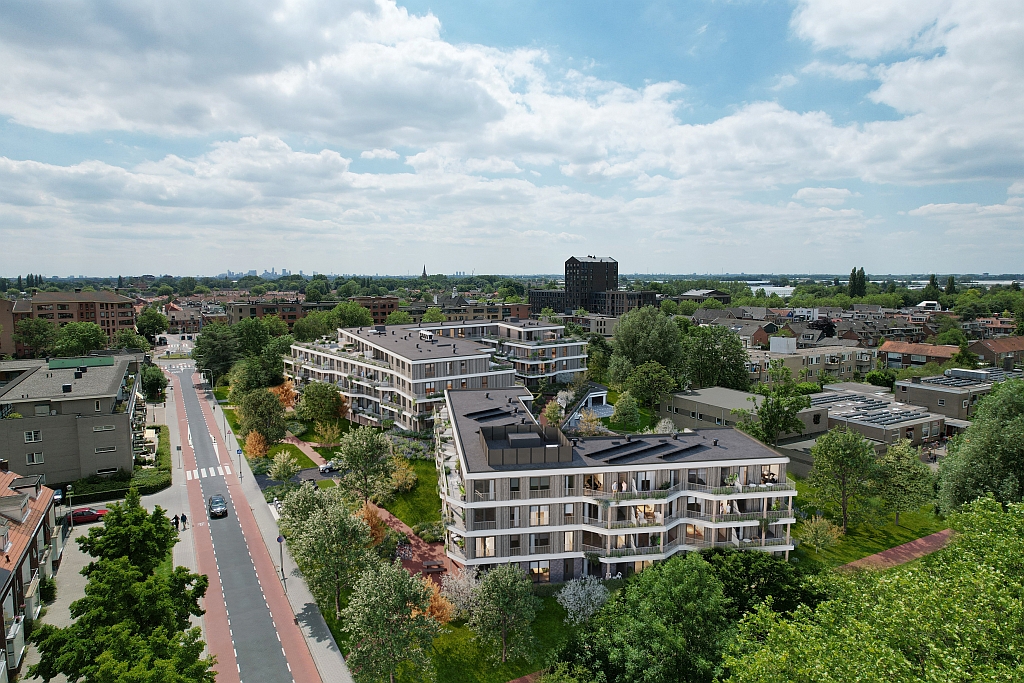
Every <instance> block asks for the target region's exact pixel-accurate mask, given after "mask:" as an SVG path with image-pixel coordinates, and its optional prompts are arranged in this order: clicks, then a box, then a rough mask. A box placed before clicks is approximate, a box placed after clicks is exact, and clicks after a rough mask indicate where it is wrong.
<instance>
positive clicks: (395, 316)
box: [384, 311, 412, 325]
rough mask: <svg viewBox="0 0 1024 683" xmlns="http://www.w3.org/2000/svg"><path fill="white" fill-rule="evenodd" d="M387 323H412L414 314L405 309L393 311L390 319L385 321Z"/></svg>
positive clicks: (389, 316)
mask: <svg viewBox="0 0 1024 683" xmlns="http://www.w3.org/2000/svg"><path fill="white" fill-rule="evenodd" d="M384 324H385V325H411V324H412V316H411V315H409V314H408V313H406V312H405V311H393V312H392V313H389V314H388V319H387V320H385V321H384Z"/></svg>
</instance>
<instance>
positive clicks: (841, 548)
mask: <svg viewBox="0 0 1024 683" xmlns="http://www.w3.org/2000/svg"><path fill="white" fill-rule="evenodd" d="M796 489H797V492H798V494H799V495H798V496H797V498H796V502H797V504H799V505H800V507H801V509H803V510H804V511H805V512H807V513H808V514H813V513H814V512H815V508H814V503H813V499H812V495H811V492H810V490H809V488H808V486H807V482H806V481H804V480H800V479H797V480H796ZM865 505H866V507H867V510H866V511H865V512H866V515H865V516H866V517H867V519H868V520H875V521H874V523H872V522H871V521H863V522H860V523H859V524H855V525H851V526H850V528H849V529H848V530H847V532H846V535H845V536H843V538H842V540H840V542H839V543H837V544H836V545H835V546H833V547H831V548H829V549H828V550H823V551H821V553H816V552H814V551H813V550H812V549H810V548H807V547H804V546H800V547H799V548H797V549H796V550H795V551H794V552H793V553H792V554H793V556H795V557H797V558H799V559H805V558H807V559H812V560H817V561H818V562H821V563H822V564H825V565H826V566H829V567H837V566H839V565H843V564H846V563H848V562H853V561H854V560H859V559H861V558H862V557H867V556H868V555H874V554H875V553H878V552H881V551H883V550H888V549H889V548H894V547H896V546H898V545H901V544H903V543H908V542H910V541H913V540H914V539H917V538H921V537H922V536H927V535H928V534H934V533H935V532H936V531H942V530H943V529H948V528H949V524H947V523H946V521H945V520H944V519H943V518H941V517H939V516H938V515H936V514H935V512H934V508H933V506H932V505H931V504H929V505H925V506H923V507H922V508H921V509H920V510H918V511H916V512H904V513H903V514H901V515H900V525H899V526H896V523H895V519H894V517H895V516H894V515H893V514H892V513H891V512H885V511H884V510H879V509H878V501H877V500H869V501H867V502H866V504H865ZM833 521H835V522H837V523H838V521H839V520H833ZM799 528H800V524H799V522H798V523H797V524H796V525H795V526H794V527H793V532H794V533H796V532H797V531H798V530H799Z"/></svg>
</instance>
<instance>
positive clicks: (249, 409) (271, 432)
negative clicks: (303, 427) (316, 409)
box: [238, 389, 287, 444]
mask: <svg viewBox="0 0 1024 683" xmlns="http://www.w3.org/2000/svg"><path fill="white" fill-rule="evenodd" d="M238 407H239V411H240V412H241V415H240V420H239V425H238V433H239V434H240V435H241V436H242V438H245V437H246V436H248V435H249V433H250V432H259V433H260V434H261V435H262V436H263V438H264V439H266V440H267V443H268V444H271V443H277V442H278V441H280V440H281V439H283V438H284V434H285V432H286V431H287V426H286V425H285V420H284V409H283V408H282V407H281V402H280V401H278V400H277V397H276V396H274V395H273V394H272V393H270V392H269V391H267V390H266V389H256V390H253V391H250V392H249V393H247V394H246V395H245V396H243V397H242V400H241V402H240V403H239V406H238Z"/></svg>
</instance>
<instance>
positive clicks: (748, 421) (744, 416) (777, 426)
mask: <svg viewBox="0 0 1024 683" xmlns="http://www.w3.org/2000/svg"><path fill="white" fill-rule="evenodd" d="M768 378H769V380H770V383H769V384H760V385H758V386H757V387H755V388H754V393H755V394H757V396H751V397H750V398H749V399H747V400H748V401H750V402H751V403H753V404H754V405H755V409H754V410H744V409H742V408H740V409H737V410H733V411H732V412H733V414H734V415H738V416H739V417H740V422H739V423H738V424H737V425H736V426H737V427H738V428H739V429H741V430H743V431H745V432H746V433H748V434H750V435H751V436H753V437H754V438H755V439H757V440H758V441H760V442H762V443H765V444H767V445H769V446H778V445H779V439H780V438H781V437H782V435H783V434H802V433H803V431H804V423H803V422H801V421H800V418H799V417H797V415H798V414H799V412H800V411H801V410H803V409H804V408H810V407H811V399H810V397H808V396H807V395H805V394H802V393H800V391H799V390H798V389H797V383H796V382H795V381H794V380H793V373H792V372H791V371H790V369H789V368H787V367H786V366H785V365H784V364H783V362H782V361H781V360H779V359H775V360H773V361H771V362H770V363H769V364H768Z"/></svg>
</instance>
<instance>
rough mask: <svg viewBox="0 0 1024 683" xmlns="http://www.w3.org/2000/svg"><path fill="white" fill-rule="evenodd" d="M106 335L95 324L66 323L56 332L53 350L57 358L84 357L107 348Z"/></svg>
mask: <svg viewBox="0 0 1024 683" xmlns="http://www.w3.org/2000/svg"><path fill="white" fill-rule="evenodd" d="M107 341H108V337H107V333H106V332H104V331H103V328H101V327H100V326H99V325H97V324H96V323H68V324H67V325H65V326H64V327H62V328H60V330H59V331H58V332H57V341H56V342H54V345H53V350H54V353H56V354H57V355H58V356H63V357H65V358H70V357H73V356H84V355H87V354H88V353H89V352H90V351H96V350H98V349H105V348H107Z"/></svg>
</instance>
